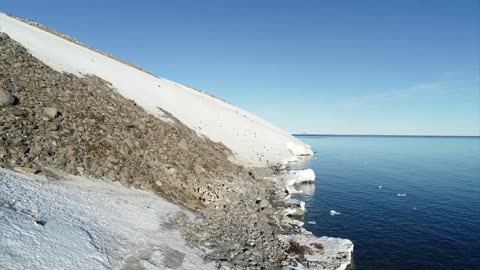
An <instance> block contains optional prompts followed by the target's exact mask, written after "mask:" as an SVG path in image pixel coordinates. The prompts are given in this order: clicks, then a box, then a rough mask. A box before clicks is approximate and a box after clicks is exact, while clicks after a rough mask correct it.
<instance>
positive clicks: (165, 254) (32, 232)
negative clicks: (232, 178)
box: [0, 169, 214, 270]
mask: <svg viewBox="0 0 480 270" xmlns="http://www.w3.org/2000/svg"><path fill="white" fill-rule="evenodd" d="M179 213H183V214H186V215H192V214H191V213H190V212H188V211H187V210H184V209H182V208H180V207H179V206H177V205H174V204H172V203H170V202H167V201H165V200H164V199H162V198H160V197H159V196H158V195H156V194H154V193H152V192H147V191H141V190H135V189H129V188H127V187H124V186H122V185H120V184H116V183H109V182H105V181H100V180H93V179H88V178H83V177H70V178H69V179H66V180H47V179H45V178H44V177H41V176H27V175H22V174H19V173H15V172H12V171H8V170H5V169H0V250H1V252H0V269H4V270H19V269H213V268H214V265H213V264H205V263H204V262H203V260H202V259H201V257H200V255H201V253H200V251H199V250H195V249H191V248H187V247H186V246H185V242H184V240H183V239H182V238H181V236H180V234H179V233H178V232H177V231H176V230H175V227H174V226H172V224H170V223H169V220H170V217H172V216H174V215H177V214H179ZM42 224H43V225H42Z"/></svg>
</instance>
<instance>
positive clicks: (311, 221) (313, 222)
mask: <svg viewBox="0 0 480 270" xmlns="http://www.w3.org/2000/svg"><path fill="white" fill-rule="evenodd" d="M307 223H308V224H313V225H315V224H317V222H316V221H315V220H310V221H308V222H307Z"/></svg>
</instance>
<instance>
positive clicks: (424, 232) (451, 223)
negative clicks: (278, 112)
mask: <svg viewBox="0 0 480 270" xmlns="http://www.w3.org/2000/svg"><path fill="white" fill-rule="evenodd" d="M297 137H298V138H299V139H301V140H302V141H304V142H305V143H307V144H309V145H310V146H311V147H312V149H313V151H314V152H315V155H314V156H313V157H312V158H310V159H308V160H305V161H303V162H300V163H298V164H296V165H294V166H293V168H312V169H313V170H314V171H315V174H316V179H315V182H314V184H302V185H300V186H298V187H297V189H301V190H303V191H304V193H303V194H299V195H297V196H296V198H297V199H300V200H303V201H305V202H306V208H307V213H306V215H305V217H304V222H305V228H306V229H308V230H310V231H311V232H313V233H314V234H315V235H317V236H331V237H340V238H348V239H350V240H352V242H353V243H354V245H355V248H354V254H353V268H352V269H356V270H366V269H382V270H387V269H405V270H415V269H422V270H424V269H439V270H442V269H468V270H473V269H480V137H431V136H423V137H421V136H329V135H315V136H305V135H300V136H297ZM331 210H334V211H336V212H340V214H339V215H333V216H332V215H331V213H330V211H331Z"/></svg>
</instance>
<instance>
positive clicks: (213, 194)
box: [0, 30, 353, 269]
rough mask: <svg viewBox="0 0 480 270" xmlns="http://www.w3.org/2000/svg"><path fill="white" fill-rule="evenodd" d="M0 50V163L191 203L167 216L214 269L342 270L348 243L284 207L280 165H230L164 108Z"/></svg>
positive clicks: (224, 153) (3, 40)
mask: <svg viewBox="0 0 480 270" xmlns="http://www.w3.org/2000/svg"><path fill="white" fill-rule="evenodd" d="M0 31H1V30H0ZM0 51H1V55H0V147H1V148H0V167H4V168H7V169H11V170H16V171H20V172H22V173H27V174H42V175H44V176H46V177H47V178H48V179H51V180H52V181H53V180H54V179H63V178H62V176H61V175H59V174H56V173H54V172H55V171H63V172H65V173H67V174H70V175H81V176H88V177H92V178H96V179H105V180H108V181H115V182H120V183H122V184H124V185H126V186H131V187H135V188H140V189H145V190H154V191H155V192H157V193H158V194H160V195H161V196H162V197H164V198H166V199H168V200H170V201H172V202H175V203H178V204H181V205H184V206H186V207H188V208H189V209H192V210H195V211H197V213H198V214H199V217H200V218H198V219H197V220H195V221H191V220H190V219H188V218H186V217H184V216H181V215H180V216H177V217H175V218H172V220H171V222H172V224H178V225H180V226H178V228H180V230H181V232H182V235H183V237H184V238H185V239H186V240H187V242H188V243H190V245H192V246H195V247H198V248H200V249H202V250H203V251H204V252H205V254H206V259H207V260H209V261H214V262H215V263H216V264H217V267H218V268H219V269H281V268H283V269H303V268H302V267H307V268H309V269H344V267H345V264H346V263H347V261H349V260H350V256H351V249H350V247H343V249H342V250H341V251H339V252H340V253H339V252H337V250H335V249H334V248H330V247H331V246H334V245H337V246H338V243H332V239H331V238H328V239H327V238H326V239H322V238H315V237H313V236H311V234H309V233H308V232H307V231H305V230H304V229H302V228H301V226H302V224H301V222H300V221H298V220H296V219H294V218H291V216H293V215H294V214H293V213H289V214H286V213H285V209H296V210H295V211H297V210H298V209H300V210H301V211H303V210H302V205H301V203H300V202H296V201H292V200H285V197H286V196H288V195H289V194H288V193H289V192H290V193H291V191H289V189H288V188H286V185H285V184H284V183H281V181H280V182H279V181H272V180H274V179H275V177H278V175H282V174H284V173H285V171H284V170H285V168H282V169H281V170H280V169H279V168H275V167H274V168H270V169H259V168H245V167H242V166H239V165H235V164H233V163H232V162H230V161H229V156H230V155H231V153H230V151H229V150H228V149H227V148H226V147H225V146H224V145H222V144H220V143H214V142H212V141H210V140H209V139H208V138H205V137H199V136H198V135H197V134H196V133H195V132H194V131H192V130H191V129H189V128H188V127H186V126H185V125H183V124H182V123H181V122H180V121H178V120H177V119H175V117H173V116H172V115H170V114H169V113H168V112H165V111H162V110H161V109H160V108H159V110H160V111H162V113H163V117H162V118H158V117H154V116H153V115H151V114H149V113H147V112H145V111H144V110H143V109H142V108H141V107H139V106H137V105H136V104H135V102H133V101H131V100H128V99H125V98H124V97H122V96H121V95H120V94H118V93H117V92H116V91H115V89H113V88H112V87H111V85H109V83H108V82H106V81H103V80H102V79H100V78H98V77H95V76H84V77H77V76H75V75H72V74H67V73H60V72H57V71H55V70H53V69H51V68H50V67H48V66H47V65H45V64H44V63H42V62H41V61H39V60H38V59H36V58H35V57H33V56H32V55H31V54H30V53H29V52H28V51H27V50H26V49H25V48H24V47H22V46H21V45H20V44H19V43H17V42H15V41H14V40H12V39H10V38H9V37H8V35H6V34H4V33H0ZM301 211H300V212H301ZM300 214H301V213H300ZM351 248H352V249H353V245H352V246H351ZM349 250H350V253H348V251H349ZM345 252H347V253H348V254H346V253H345ZM322 254H323V255H322ZM318 255H321V256H318Z"/></svg>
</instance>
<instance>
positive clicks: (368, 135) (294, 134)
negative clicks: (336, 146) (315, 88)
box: [292, 133, 480, 138]
mask: <svg viewBox="0 0 480 270" xmlns="http://www.w3.org/2000/svg"><path fill="white" fill-rule="evenodd" d="M292 135H293V136H295V137H330V136H336V137H425V138H435V137H437V138H480V135H387V134H315V133H292Z"/></svg>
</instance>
